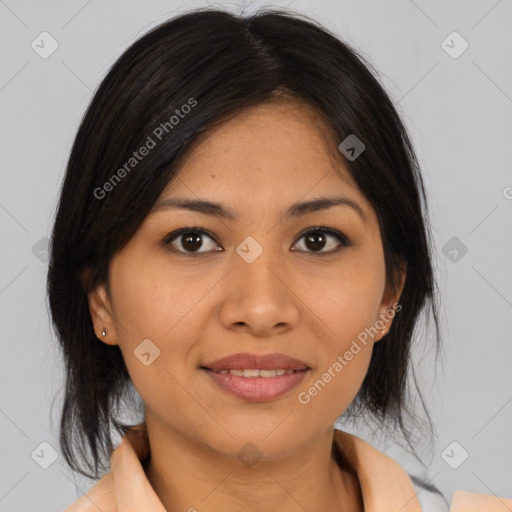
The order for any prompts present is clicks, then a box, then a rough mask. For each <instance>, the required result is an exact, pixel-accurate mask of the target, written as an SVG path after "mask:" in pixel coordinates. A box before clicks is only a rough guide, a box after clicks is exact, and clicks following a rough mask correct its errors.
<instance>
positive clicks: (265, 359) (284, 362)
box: [204, 353, 309, 371]
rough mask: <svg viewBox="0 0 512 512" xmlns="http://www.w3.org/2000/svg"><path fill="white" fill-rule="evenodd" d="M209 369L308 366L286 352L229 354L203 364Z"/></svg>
mask: <svg viewBox="0 0 512 512" xmlns="http://www.w3.org/2000/svg"><path fill="white" fill-rule="evenodd" d="M204 368H208V369H210V370H215V371H218V370H232V369H248V370H250V369H260V370H278V369H283V370H306V369H307V368H309V366H308V365H307V364H306V363H303V362H302V361H299V360H298V359H295V358H293V357H290V356H287V355H286V354H278V353H275V354H266V355H261V354H247V353H240V354H231V355H229V356H226V357H223V358H221V359H217V360H215V361H212V362H210V363H207V364H205V365H204Z"/></svg>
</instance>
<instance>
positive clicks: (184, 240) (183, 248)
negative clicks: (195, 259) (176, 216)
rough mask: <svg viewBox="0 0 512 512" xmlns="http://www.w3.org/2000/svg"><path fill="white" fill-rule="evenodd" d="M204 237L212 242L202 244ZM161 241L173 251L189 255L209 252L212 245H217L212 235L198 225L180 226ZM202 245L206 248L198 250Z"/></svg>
mask: <svg viewBox="0 0 512 512" xmlns="http://www.w3.org/2000/svg"><path fill="white" fill-rule="evenodd" d="M204 237H206V238H209V239H210V240H211V241H213V242H214V243H213V244H204V243H203V238H204ZM162 243H163V245H165V246H169V248H170V249H171V250H172V251H173V252H178V253H182V254H187V255H189V256H197V255H199V254H203V253H205V252H210V251H211V250H212V247H215V246H217V247H219V246H218V244H217V243H216V242H215V239H214V237H213V235H210V234H209V232H208V231H207V230H206V229H204V228H201V227H199V226H194V227H188V228H181V229H178V230H177V231H173V232H172V233H169V234H168V235H167V236H166V237H165V238H164V239H163V240H162ZM208 245H210V247H208ZM204 247H206V250H204V251H200V250H199V249H203V248H204ZM213 250H214V251H223V250H224V249H222V248H220V249H219V248H217V249H213Z"/></svg>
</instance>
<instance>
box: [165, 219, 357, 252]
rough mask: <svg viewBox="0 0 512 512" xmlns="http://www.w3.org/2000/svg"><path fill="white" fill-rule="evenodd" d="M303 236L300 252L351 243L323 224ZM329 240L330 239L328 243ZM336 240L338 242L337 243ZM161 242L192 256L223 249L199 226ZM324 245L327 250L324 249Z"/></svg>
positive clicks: (315, 250)
mask: <svg viewBox="0 0 512 512" xmlns="http://www.w3.org/2000/svg"><path fill="white" fill-rule="evenodd" d="M204 238H206V239H209V240H210V243H209V244H208V243H206V244H205V243H204ZM303 238H304V239H305V240H304V243H303V246H304V247H305V249H299V250H300V251H301V252H311V253H313V254H315V253H316V254H318V255H321V256H322V255H327V254H333V253H336V252H338V251H340V250H341V249H342V248H343V247H349V246H351V245H353V244H352V242H351V240H350V239H349V238H348V237H347V236H346V235H345V234H343V233H342V232H341V231H338V230H336V229H332V228H329V227H327V226H325V225H323V226H315V227H313V228H309V229H308V230H307V231H306V232H304V233H302V234H301V235H300V237H299V240H302V239H303ZM329 240H331V242H330V243H329ZM333 240H334V243H333ZM336 241H337V242H338V244H337V245H336ZM162 244H163V245H164V246H168V247H169V248H170V250H172V251H173V252H176V253H181V254H186V255H188V256H192V257H194V256H199V255H200V254H204V253H208V252H211V251H212V250H213V251H223V250H224V249H222V248H221V247H220V245H219V244H218V243H217V242H216V241H215V237H214V236H213V235H212V234H211V233H210V232H209V231H208V230H206V229H204V228H202V227H200V226H194V227H186V228H181V229H178V230H176V231H173V232H172V233H169V234H168V235H167V236H166V237H165V238H164V239H163V240H162ZM296 245H299V244H298V242H296V243H295V244H294V247H295V246H296ZM326 247H327V249H328V250H324V249H325V248H326ZM201 249H204V250H201Z"/></svg>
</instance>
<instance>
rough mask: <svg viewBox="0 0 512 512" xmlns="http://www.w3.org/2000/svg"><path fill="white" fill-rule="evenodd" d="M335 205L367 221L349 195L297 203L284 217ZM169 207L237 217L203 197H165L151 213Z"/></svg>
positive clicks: (224, 217)
mask: <svg viewBox="0 0 512 512" xmlns="http://www.w3.org/2000/svg"><path fill="white" fill-rule="evenodd" d="M333 206H348V207H350V208H352V209H353V210H354V211H355V212H356V213H357V214H358V215H359V216H360V217H361V219H362V220H363V221H364V222H365V223H366V222H367V219H366V215H365V213H364V211H363V209H362V208H361V206H360V205H359V204H358V203H356V202H355V201H353V200H352V199H349V198H347V197H319V198H316V199H311V200H309V201H305V202H302V203H295V204H292V205H291V206H290V207H289V208H288V209H287V210H286V212H285V213H284V216H283V218H285V219H291V218H296V217H300V216H301V215H305V214H307V213H312V212H317V211H320V210H326V209H328V208H332V207H333ZM169 209H184V210H190V211H194V212H199V213H204V214H206V215H213V216H215V217H219V218H222V219H227V220H235V219H236V218H237V214H236V211H235V210H233V209H232V208H228V207H226V206H223V205H222V204H219V203H214V202H212V201H206V200H203V199H189V198H181V197H169V198H167V199H163V200H162V201H160V202H158V203H157V204H156V205H155V206H154V207H153V209H152V210H151V213H156V212H159V211H162V210H169Z"/></svg>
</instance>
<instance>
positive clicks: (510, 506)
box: [450, 491, 512, 512]
mask: <svg viewBox="0 0 512 512" xmlns="http://www.w3.org/2000/svg"><path fill="white" fill-rule="evenodd" d="M504 510H512V499H507V498H500V497H498V496H491V495H490V494H480V493H476V492H469V491H455V492H454V493H453V500H452V507H451V508H450V512H503V511H504Z"/></svg>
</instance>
